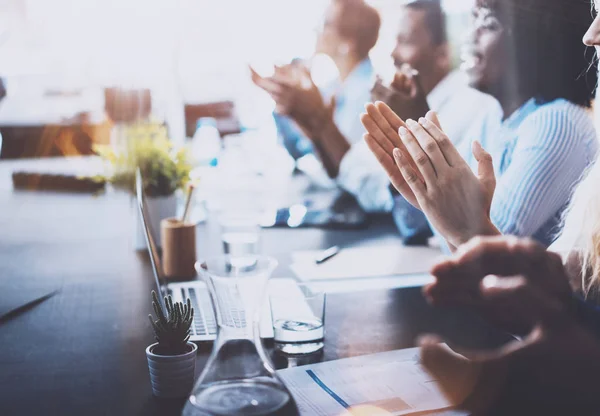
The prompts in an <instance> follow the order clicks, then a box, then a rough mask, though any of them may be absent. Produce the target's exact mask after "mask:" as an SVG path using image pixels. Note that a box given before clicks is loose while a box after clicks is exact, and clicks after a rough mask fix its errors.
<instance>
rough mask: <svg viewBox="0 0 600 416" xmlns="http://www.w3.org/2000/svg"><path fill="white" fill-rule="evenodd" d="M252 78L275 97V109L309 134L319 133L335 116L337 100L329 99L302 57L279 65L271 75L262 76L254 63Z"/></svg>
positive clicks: (251, 71)
mask: <svg viewBox="0 0 600 416" xmlns="http://www.w3.org/2000/svg"><path fill="white" fill-rule="evenodd" d="M250 74H251V78H252V82H254V84H255V85H256V86H258V87H260V88H261V89H263V90H264V91H266V92H267V93H268V94H269V95H270V96H271V98H273V100H274V101H275V104H276V107H275V111H276V112H277V113H279V114H283V115H286V116H289V117H291V118H292V119H293V120H294V121H295V122H296V124H298V126H299V127H300V128H301V129H302V130H303V131H304V132H305V134H306V135H307V136H308V137H309V138H311V139H312V138H314V137H316V136H317V135H318V133H319V132H320V131H321V129H322V128H323V127H324V126H325V124H326V123H327V121H329V120H331V119H333V111H334V109H335V101H334V98H332V99H331V100H330V101H329V102H325V100H324V99H323V97H322V95H321V92H320V91H319V88H318V87H317V86H316V84H315V83H314V81H313V79H312V77H311V74H310V69H309V68H308V67H307V66H306V65H305V64H304V63H303V62H301V61H294V62H292V63H291V64H287V65H283V66H275V68H274V73H273V75H271V76H262V75H260V74H259V73H258V72H257V71H256V70H255V69H254V68H252V67H250Z"/></svg>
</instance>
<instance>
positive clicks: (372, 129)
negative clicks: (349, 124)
mask: <svg viewBox="0 0 600 416" xmlns="http://www.w3.org/2000/svg"><path fill="white" fill-rule="evenodd" d="M367 107H368V105H367ZM360 121H361V123H362V125H363V126H364V128H365V129H366V130H367V133H368V134H369V135H370V136H371V137H372V138H373V139H374V140H376V141H377V143H379V146H380V147H381V148H382V149H383V150H384V151H385V152H386V153H387V154H388V155H390V157H393V152H394V149H395V148H396V147H398V146H396V145H395V144H394V143H393V140H391V139H390V138H388V136H387V135H386V133H384V132H383V130H382V129H381V127H380V126H379V125H378V124H377V123H376V122H375V120H374V119H373V117H372V116H371V115H370V114H361V116H360ZM396 135H397V134H396ZM398 142H399V144H401V142H400V136H398Z"/></svg>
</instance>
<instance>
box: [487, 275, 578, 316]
mask: <svg viewBox="0 0 600 416" xmlns="http://www.w3.org/2000/svg"><path fill="white" fill-rule="evenodd" d="M480 291H481V296H482V298H483V300H484V302H485V304H486V308H487V309H488V310H489V312H488V314H489V313H490V312H491V313H495V314H496V317H497V319H498V320H505V321H507V322H513V323H516V322H522V323H523V324H524V325H527V326H529V327H530V328H531V327H533V326H534V325H539V324H542V325H551V326H552V327H554V328H556V327H557V326H562V325H567V324H568V323H569V321H570V315H569V314H568V313H566V311H565V310H564V307H563V303H562V301H561V300H559V299H557V298H554V297H552V296H551V295H549V294H548V293H545V292H543V291H541V290H540V289H539V288H538V287H537V286H535V285H534V284H531V283H529V282H528V281H527V280H526V279H525V278H524V277H522V276H518V277H497V276H487V277H486V278H485V279H483V280H482V282H481V285H480Z"/></svg>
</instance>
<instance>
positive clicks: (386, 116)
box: [361, 68, 498, 247]
mask: <svg viewBox="0 0 600 416" xmlns="http://www.w3.org/2000/svg"><path fill="white" fill-rule="evenodd" d="M373 97H374V98H377V97H380V98H381V100H380V101H376V102H375V103H369V104H367V105H366V106H365V108H366V113H365V114H362V115H361V121H362V123H363V125H364V127H365V128H366V130H367V133H366V134H365V136H364V139H365V141H366V142H367V145H368V146H369V148H370V149H371V151H372V152H373V153H374V155H375V156H376V158H377V160H378V161H379V163H380V164H381V165H382V166H383V168H384V169H385V171H386V173H387V174H388V176H389V178H390V181H391V183H392V184H393V185H394V187H395V188H396V189H397V190H398V192H400V194H402V196H403V197H404V198H405V199H406V200H408V201H409V202H410V203H411V204H412V205H414V206H415V207H417V208H419V209H420V210H422V211H423V212H424V213H425V215H426V216H427V218H428V219H429V221H430V222H431V224H432V225H433V226H434V227H435V228H436V230H438V231H439V232H440V233H441V234H442V235H443V236H444V237H445V238H446V240H447V241H448V243H449V245H450V246H451V247H457V246H459V245H460V244H463V243H465V242H467V241H469V240H470V239H471V238H472V237H473V236H476V235H490V234H492V235H495V234H498V231H497V230H496V229H495V227H494V226H493V225H492V223H491V220H490V217H489V215H490V208H491V203H492V197H493V194H494V190H495V186H496V179H495V176H494V168H493V164H492V157H491V156H490V154H489V153H487V152H486V151H485V150H484V149H483V148H482V147H481V144H480V143H479V142H474V144H473V155H474V156H475V159H476V160H477V161H478V163H479V170H478V174H477V175H475V174H474V173H473V172H472V170H471V168H470V167H469V165H468V164H467V163H466V161H465V160H464V159H463V158H462V156H461V155H460V154H459V152H458V151H457V150H456V148H455V147H454V145H453V144H452V142H451V140H450V138H448V136H447V135H446V134H445V133H444V131H443V130H442V127H441V125H440V122H439V120H438V118H437V115H436V114H435V113H434V112H432V111H428V106H427V103H426V101H425V97H424V94H423V93H422V89H421V87H420V85H419V81H418V74H417V73H416V72H415V71H414V70H411V69H410V68H404V70H403V71H399V72H397V73H396V76H395V79H394V81H393V82H392V83H391V85H390V86H388V87H386V86H384V85H383V84H382V83H381V82H378V83H376V85H375V88H374V89H373ZM399 114H400V115H401V116H403V117H405V119H403V118H401V117H400V115H399Z"/></svg>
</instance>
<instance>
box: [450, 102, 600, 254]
mask: <svg viewBox="0 0 600 416" xmlns="http://www.w3.org/2000/svg"><path fill="white" fill-rule="evenodd" d="M470 135H471V137H472V140H480V142H481V144H482V145H483V147H484V148H485V149H486V150H487V151H488V152H490V153H491V155H492V157H493V159H494V169H495V172H496V179H497V186H496V193H495V195H494V199H493V202H492V210H491V219H492V222H493V223H494V224H495V225H496V227H498V229H499V230H500V231H501V232H502V233H503V234H510V235H516V236H520V237H532V238H534V239H536V240H537V241H539V242H540V243H542V244H544V245H546V246H548V245H550V244H551V243H552V241H553V240H554V238H555V237H556V235H557V232H558V231H559V230H558V229H557V228H558V225H559V223H560V215H561V213H562V211H563V210H564V208H565V207H566V206H567V204H568V202H569V199H570V197H571V194H572V192H573V189H574V188H575V185H576V184H577V183H578V182H579V180H580V179H581V177H582V175H583V173H584V172H585V170H586V168H587V167H588V166H589V165H590V164H591V163H592V162H593V161H594V159H595V155H596V151H597V148H598V142H597V139H596V132H595V130H594V125H593V122H592V119H591V117H590V116H589V115H588V114H587V113H586V109H584V108H583V107H580V106H577V105H575V104H572V103H570V102H568V101H566V100H564V99H557V100H554V101H552V102H549V103H545V104H538V103H536V102H535V100H534V99H531V100H529V101H527V102H526V103H525V104H524V105H523V106H522V107H521V108H519V109H518V110H517V111H515V112H514V113H513V114H512V115H511V116H510V117H509V118H507V119H506V120H504V121H500V120H499V119H497V118H495V119H492V118H489V119H487V120H485V122H483V123H482V124H481V125H480V126H479V127H475V128H474V129H473V130H471V132H470ZM459 150H460V151H461V154H462V155H463V157H465V159H466V160H467V162H468V163H469V164H470V165H471V167H472V168H473V170H474V171H475V172H476V171H477V161H475V158H474V157H473V155H472V153H471V149H470V148H467V147H466V146H464V147H462V148H461V149H459Z"/></svg>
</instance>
